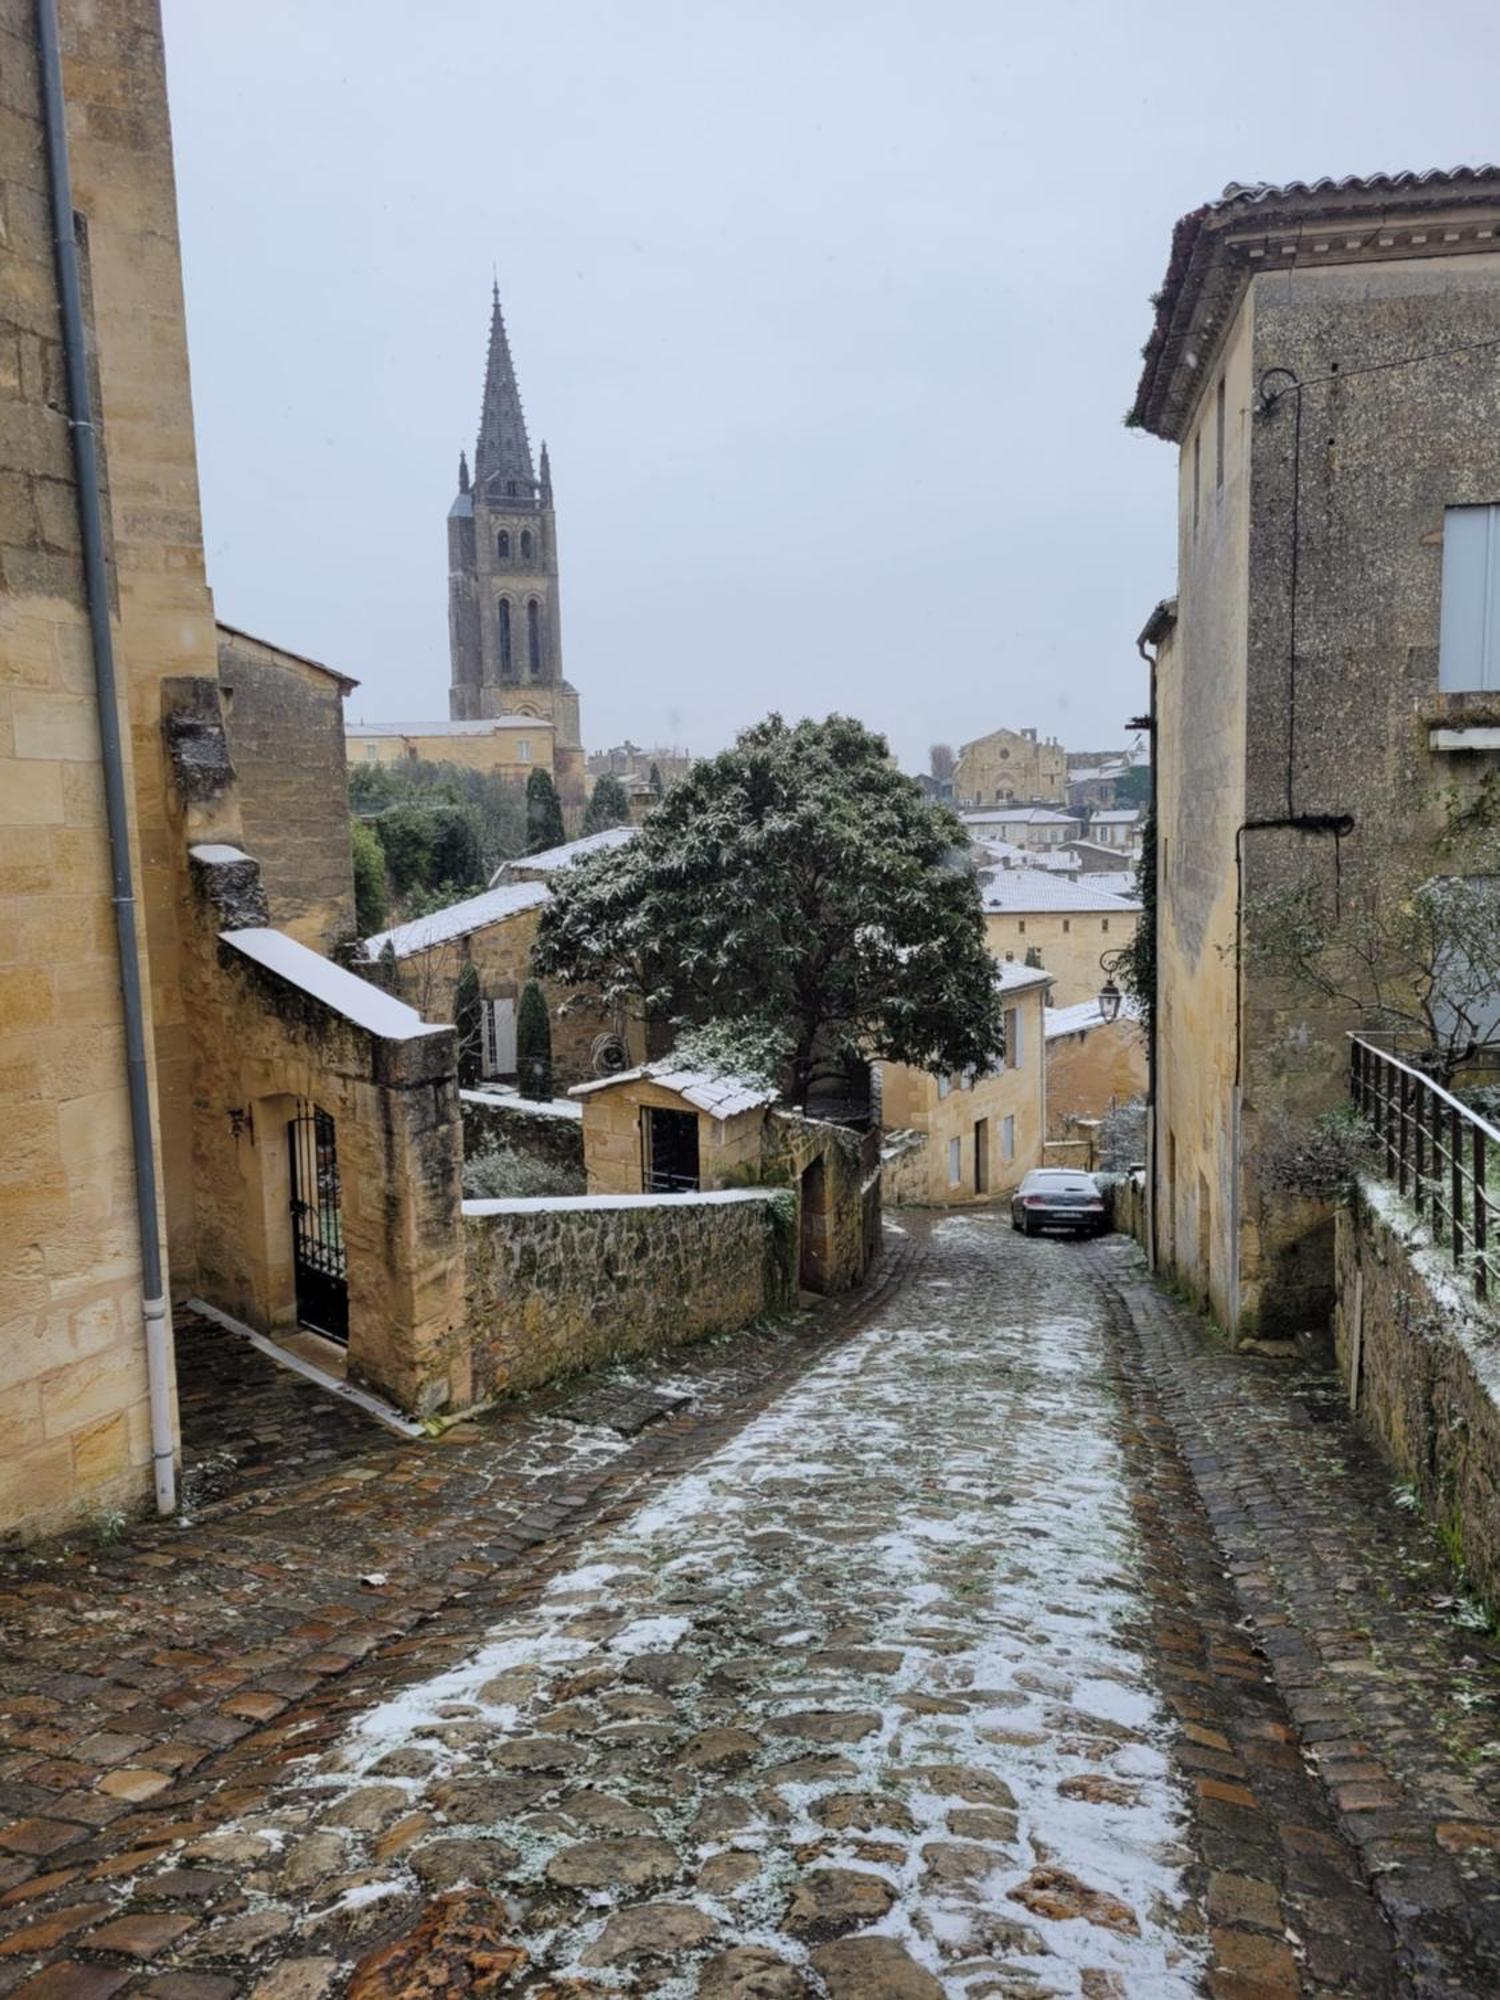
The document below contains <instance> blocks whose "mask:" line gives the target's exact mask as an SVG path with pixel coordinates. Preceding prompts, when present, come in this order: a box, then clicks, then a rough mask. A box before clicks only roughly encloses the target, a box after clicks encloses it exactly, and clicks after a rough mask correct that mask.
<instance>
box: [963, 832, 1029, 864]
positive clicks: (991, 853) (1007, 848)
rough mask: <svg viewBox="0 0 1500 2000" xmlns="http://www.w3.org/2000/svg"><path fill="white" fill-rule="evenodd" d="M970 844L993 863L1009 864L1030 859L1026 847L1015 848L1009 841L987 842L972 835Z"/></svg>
mask: <svg viewBox="0 0 1500 2000" xmlns="http://www.w3.org/2000/svg"><path fill="white" fill-rule="evenodd" d="M969 844H970V846H971V847H977V848H978V849H979V851H980V853H981V854H983V855H986V856H988V858H989V859H990V860H991V861H1000V862H1007V863H1008V862H1012V861H1026V860H1029V859H1030V856H1029V854H1028V852H1027V850H1026V849H1025V848H1024V847H1016V846H1013V845H1012V843H1011V842H1010V841H1008V840H985V839H983V838H981V837H980V836H979V835H977V834H976V835H971V837H970V842H969Z"/></svg>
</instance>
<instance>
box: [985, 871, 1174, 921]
mask: <svg viewBox="0 0 1500 2000" xmlns="http://www.w3.org/2000/svg"><path fill="white" fill-rule="evenodd" d="M1097 880H1098V877H1097V876H1093V875H1082V876H1080V877H1079V878H1078V879H1077V880H1076V881H1075V880H1072V879H1070V878H1064V877H1063V876H1061V875H1053V874H1050V873H1049V872H1048V871H1047V870H1045V869H1042V868H997V869H995V870H994V872H993V873H992V874H987V875H982V876H981V877H980V882H979V890H980V899H981V901H982V902H983V905H984V908H985V910H986V911H987V912H993V913H994V914H996V915H998V916H1004V915H1006V914H1007V913H1009V912H1010V911H1012V910H1014V911H1016V912H1018V913H1021V914H1024V913H1025V912H1027V911H1029V910H1035V911H1037V912H1038V913H1040V912H1042V911H1045V910H1058V911H1061V912H1062V913H1063V914H1064V915H1066V914H1068V913H1069V912H1071V911H1073V910H1094V911H1102V912H1103V913H1104V914H1105V915H1106V916H1108V915H1109V914H1110V913H1111V912H1112V911H1115V910H1122V911H1135V910H1138V909H1139V908H1140V907H1141V906H1140V904H1139V903H1138V902H1136V901H1135V899H1134V898H1133V897H1129V896H1112V895H1111V894H1110V893H1109V891H1108V890H1107V889H1096V888H1095V887H1094V883H1095V882H1096V881H1097Z"/></svg>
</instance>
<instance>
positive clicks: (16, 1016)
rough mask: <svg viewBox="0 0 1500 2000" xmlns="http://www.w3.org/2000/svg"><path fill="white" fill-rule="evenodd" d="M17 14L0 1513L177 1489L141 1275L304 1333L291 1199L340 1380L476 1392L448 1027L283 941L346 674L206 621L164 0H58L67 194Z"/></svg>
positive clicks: (17, 1519)
mask: <svg viewBox="0 0 1500 2000" xmlns="http://www.w3.org/2000/svg"><path fill="white" fill-rule="evenodd" d="M16 23H20V24H21V25H19V26H17V25H15V24H12V28H11V32H10V33H9V34H8V35H7V36H6V44H5V54H4V61H5V66H6V104H7V118H6V121H5V123H4V124H3V126H0V213H3V214H4V217H5V227H4V230H3V232H0V302H3V303H0V360H3V359H4V358H5V357H9V372H8V373H6V372H5V371H4V369H3V368H0V397H3V399H4V400H3V408H4V410H5V412H6V413H7V414H6V416H5V420H4V422H3V423H0V475H3V487H0V493H3V501H4V504H3V507H0V826H3V834H4V837H3V842H0V898H3V906H0V917H3V923H4V936H5V940H6V944H5V951H4V954H3V962H0V1124H3V1129H4V1132H5V1135H6V1138H5V1145H4V1147H3V1148H0V1269H3V1270H4V1273H5V1278H4V1284H3V1288H0V1533H5V1534H18V1535H22V1536H34V1535H39V1534H44V1533H48V1532H51V1531H53V1530H56V1529H58V1528H61V1527H63V1526H65V1525H66V1524H67V1523H68V1522H69V1521H71V1520H74V1519H76V1518H78V1517H79V1516H81V1515H86V1514H89V1513H95V1514H98V1513H103V1512H106V1511H108V1510H112V1509H115V1508H125V1507H130V1506H133V1505H135V1504H137V1503H139V1502H140V1501H142V1500H143V1499H144V1498H145V1497H146V1495H147V1494H148V1493H150V1491H151V1490H152V1486H153V1483H154V1484H155V1488H156V1495H157V1501H158V1505H161V1506H167V1505H170V1502H171V1497H172V1490H173V1479H174V1472H173V1461H174V1452H175V1442H176V1434H177V1433H176V1410H175V1396H174V1384H173V1371H172V1361H171V1326H170V1311H169V1308H168V1305H167V1299H166V1296H165V1294H166V1292H167V1290H168V1288H169V1289H170V1294H171V1297H172V1299H173V1300H181V1299H182V1298H184V1297H186V1296H194V1295H196V1296H198V1297H201V1298H205V1299H206V1300H207V1301H208V1302H209V1303H210V1304H211V1305H216V1306H218V1307H220V1308H221V1309H224V1310H228V1311H230V1312H239V1313H241V1314H242V1315H243V1316H245V1317H247V1318H254V1319H255V1320H256V1321H257V1322H258V1323H259V1324H260V1325H261V1327H262V1330H271V1329H273V1328H275V1327H276V1326H277V1325H278V1324H280V1325H285V1324H287V1323H292V1324H294V1323H295V1320H296V1318H297V1316H298V1293H297V1286H298V1279H299V1276H300V1275H301V1274H302V1273H303V1272H304V1270H305V1269H306V1268H307V1267H306V1266H305V1265H304V1264H303V1263H302V1262H301V1261H299V1256H298V1236H297V1229H296V1225H295V1221H294V1216H293V1212H292V1204H293V1202H294V1201H300V1204H301V1208H302V1210H303V1212H304V1216H305V1217H306V1218H308V1219H310V1220H311V1221H312V1223H313V1226H314V1228H315V1229H316V1228H317V1227H318V1226H319V1225H320V1224H324V1223H327V1222H329V1221H332V1223H333V1224H334V1225H335V1226H334V1228H333V1230H332V1232H331V1235H330V1243H331V1245H332V1246H334V1247H337V1248H338V1249H339V1251H340V1252H341V1253H342V1254H343V1257H344V1260H345V1267H346V1271H347V1280H346V1282H345V1285H344V1292H345V1296H344V1298H343V1301H342V1305H343V1311H344V1316H345V1323H346V1330H347V1336H348V1341H349V1349H348V1363H347V1366H348V1368H349V1371H350V1373H351V1374H354V1375H356V1376H361V1377H363V1379H365V1380H366V1381H368V1382H370V1383H372V1384H374V1385H375V1386H376V1387H378V1388H380V1389H381V1390H382V1391H383V1393H385V1394H387V1395H388V1396H390V1397H392V1398H394V1399H396V1400H399V1401H400V1402H402V1404H403V1405H404V1406H406V1407H408V1408H411V1409H421V1408H423V1407H426V1408H432V1407H435V1406H436V1405H438V1404H441V1403H451V1402H452V1401H453V1400H454V1399H459V1400H462V1399H463V1398H464V1397H465V1396H466V1395H467V1393H468V1384H467V1382H466V1381H465V1379H464V1376H463V1368H462V1361H463V1357H462V1356H459V1355H457V1354H456V1352H455V1348H454V1335H455V1331H456V1328H457V1326H458V1324H459V1315H460V1313H461V1309H462V1301H463V1292H462V1267H461V1229H460V1216H459V1208H458V1201H459V1183H458V1173H459V1158H460V1155H459V1142H458V1136H457V1135H458V1131H459V1127H458V1112H457V1093H456V1088H455V1079H454V1041H453V1035H452V1032H451V1030H449V1029H446V1028H429V1027H427V1026H426V1025H425V1024H423V1023H422V1022H421V1020H420V1019H419V1018H418V1016H416V1015H415V1014H414V1013H413V1012H412V1010H411V1009H409V1008H407V1007H405V1006H403V1005H402V1004H401V1003H400V1002H399V1001H397V1000H394V999H391V998H389V997H388V996H386V995H383V994H380V993H378V992H376V991H375V989H374V988H372V987H370V986H369V985H367V984H366V983H365V982H363V981H361V980H358V979H356V978H354V977H353V975H352V974H350V973H347V972H343V971H341V970H340V969H339V968H338V967H337V966H335V965H333V964H330V963H329V961H328V960H327V959H325V958H323V957H321V956H320V955H319V953H318V952H317V951H315V950H313V949H312V948H311V947H310V945H309V944H308V943H307V942H304V941H303V940H304V938H305V937H308V936H317V935H319V934H323V933H327V932H329V931H331V930H333V929H336V928H337V927H338V926H339V924H340V922H341V921H342V911H343V908H344V906H345V901H346V898H347V896H348V889H347V885H346V881H345V877H344V873H343V871H344V869H345V868H346V867H347V866H348V829H347V819H346V817H345V815H344V808H343V774H342V767H341V764H339V763H338V761H337V759H336V748H337V740H338V730H339V723H338V708H339V702H340V699H341V696H342V691H343V690H342V685H341V682H340V680H339V679H338V678H330V677H329V676H327V675H326V674H325V673H324V672H322V670H320V669H317V668H315V667H313V666H312V665H311V663H308V662H305V661H301V660H299V659H298V658H296V656H292V655H288V654H285V653H283V652H282V651H280V649H277V648H274V647H268V646H266V645H264V643H263V642H259V641H254V640H249V639H247V638H246V637H245V636H244V635H242V634H236V633H221V631H220V630H219V629H218V628H217V627H216V625H215V621H214V612H213V604H212V600H211V597H210V594H209V590H208V586H207V582H206V579H205V575H204V563H203V537H202V525H201V519H200V513H199V504H198V488H197V463H196V448H195V441H194V435H193V423H192V403H191V395H190V388H189V379H188V362H187V344H186V335H185V329H184V320H183V307H182V292H181V280H180V271H179V260H178V247H177V217H176V200H175V190H174V186H173V174H172V156H171V144H170V136H169V127H168V118H167V105H166V89H165V76H164V64H163V52H162V44H161V27H160V20H159V15H158V8H157V4H156V0H87V4H84V0H64V4H63V5H62V8H61V40H62V58H63V63H62V76H61V79H60V81H61V86H62V97H63V120H62V126H61V128H60V130H59V131H58V132H57V133H56V134H54V137H55V138H56V139H58V140H59V141H65V142H66V148H67V152H68V154H69V155H70V174H69V179H70V182H71V186H68V185H65V184H64V183H63V182H62V180H61V178H60V177H59V179H57V180H54V178H53V175H52V172H51V169H50V166H49V161H48V156H47V151H46V147H45V144H44V116H45V103H46V97H45V94H44V91H43V87H42V52H41V45H40V42H39V39H38V37H37V31H36V29H35V27H34V26H33V25H32V22H31V19H30V18H29V17H27V18H26V19H25V20H24V21H23V17H22V16H21V15H20V14H17V16H16ZM49 200H55V201H56V203H57V205H58V209H59V212H60V214H61V215H62V216H63V217H64V218H67V217H68V215H69V204H70V202H71V210H72V212H73V215H74V216H76V218H77V220H76V222H75V224H74V226H73V227H72V228H68V227H67V226H66V222H65V223H64V227H63V228H62V229H61V230H60V231H59V232H58V233H59V237H60V241H61V243H62V245H63V246H64V248H63V250H62V253H61V257H62V259H63V260H64V261H65V262H66V260H69V259H70V258H71V257H72V256H73V255H77V257H78V259H79V263H80V264H81V267H82V268H81V271H80V272H79V285H78V288H77V292H76V294H75V293H74V292H73V290H72V287H71V285H70V286H69V288H68V289H67V291H66V292H65V291H64V289H63V287H62V286H61V284H60V281H59V274H58V263H59V259H58V258H57V257H55V255H54V249H53V243H52V237H51V232H50V230H49V226H48V203H49ZM70 276H71V271H70ZM75 300H76V305H75V303H74V302H75ZM85 399H87V401H88V403H89V405H90V408H89V410H88V411H85V409H84V402H85ZM74 415H76V416H77V417H78V422H77V423H76V425H75V424H73V423H72V422H71V421H70V419H71V418H72V417H73V416H74ZM96 438H97V440H98V444H99V449H100V470H101V473H102V491H101V492H100V494H99V496H98V503H97V505H95V504H94V503H93V501H92V499H91V493H90V482H89V480H88V478H87V477H86V474H87V470H88V467H89V463H90V458H91V454H92V452H93V450H94V448H95V439H96ZM85 530H87V535H88V540H87V543H85V541H84V531H85ZM96 537H97V539H96ZM95 551H97V553H98V555H99V557H100V560H99V561H98V562H96V561H95V560H94V552H95ZM91 608H92V610H93V612H94V614H95V616H94V618H93V619H92V620H91V618H90V610H91ZM111 670H112V672H113V676H114V681H113V693H111V692H110V691H109V690H110V674H111ZM231 711H232V716H231ZM304 733H305V735H306V739H307V740H306V741H305V742H299V741H298V739H299V738H300V737H301V736H302V735H303V734H304ZM236 755H238V758H239V769H238V771H237V770H236V765H235V756H236ZM335 772H336V778H335ZM116 780H118V783H117V784H116ZM265 784H270V785H271V786H272V788H273V790H272V795H271V796H269V797H266V796H260V797H257V798H255V799H253V800H250V801H248V804H247V797H246V794H247V792H248V791H250V790H252V789H258V788H259V787H260V786H262V785H265ZM111 796H112V797H113V799H114V800H115V802H116V805H117V807H118V811H117V813H116V816H115V825H114V828H113V829H112V828H111V825H110V823H109V819H108V818H107V815H106V803H105V802H106V799H107V798H108V797H111ZM335 820H337V822H338V830H337V840H336V843H335V844H334V845H333V847H332V848H331V849H330V850H329V851H328V852H326V853H324V852H320V853H319V854H317V855H310V856H307V857H305V866H301V865H295V866H294V857H293V854H292V849H291V843H292V842H293V841H295V840H297V839H299V838H304V839H306V840H307V841H309V842H311V841H319V842H321V841H322V839H323V833H324V831H325V830H326V829H327V828H328V827H329V826H331V825H332V823H333V822H334V821H335ZM251 826H255V827H258V829H259V833H260V837H261V838H263V839H265V840H266V842H267V867H266V869H265V870H264V871H262V870H261V868H260V867H259V866H258V864H257V862H256V860H255V859H254V858H253V857H252V856H251V855H250V853H249V851H248V845H247V844H248V843H249V841H250V833H249V831H248V828H249V827H251ZM299 830H300V832H299ZM115 834H117V836H118V837H113V836H114V835H115ZM132 918H133V920H134V928H135V935H134V937H133V938H132V937H131V936H130V931H129V926H130V924H131V922H132ZM117 925H118V926H120V928H117ZM299 932H300V933H301V935H300V936H299V935H298V934H297V933H299ZM132 972H138V973H139V976H140V981H141V986H142V988H143V991H142V992H141V993H140V995H139V999H138V1004H137V998H136V996H135V995H134V994H133V993H130V992H127V982H126V977H125V976H126V975H128V974H130V973H132ZM132 1079H138V1080H139V1083H140V1085H141V1086H142V1087H141V1089H140V1091H139V1092H138V1093H137V1094H136V1096H135V1099H134V1105H133V1104H132V1091H131V1088H130V1083H131V1080H132ZM304 1127H305V1128H306V1137H307V1140H308V1144H307V1146H306V1147H305V1148H304V1149H303V1151H302V1153H301V1155H300V1161H301V1165H302V1166H303V1168H304V1169H305V1170H306V1174H307V1181H306V1185H305V1187H304V1188H303V1190H302V1193H301V1195H300V1196H299V1195H298V1193H297V1192H296V1189H297V1182H296V1179H295V1176H296V1173H297V1170H298V1164H299V1153H298V1149H297V1141H298V1137H299V1135H301V1134H302V1132H303V1128H304ZM138 1169H139V1170H138ZM341 1206H342V1210H343V1221H342V1226H341V1227H340V1226H339V1217H338V1211H339V1209H340V1207H341Z"/></svg>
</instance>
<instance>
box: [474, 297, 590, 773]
mask: <svg viewBox="0 0 1500 2000" xmlns="http://www.w3.org/2000/svg"><path fill="white" fill-rule="evenodd" d="M448 636H449V648H450V652H451V656H452V685H451V686H450V688H449V691H448V712H449V715H450V717H451V718H452V720H453V721H455V722H475V721H480V720H484V719H486V718H489V717H493V716H499V715H515V716H530V717H533V718H535V719H536V720H538V721H541V722H547V723H550V724H551V725H552V731H553V753H552V755H553V774H554V777H555V778H556V781H557V787H558V790H559V792H560V793H561V794H562V797H563V799H564V802H565V803H572V804H581V802H582V800H583V796H584V792H585V789H586V783H587V780H586V775H585V769H584V757H583V742H582V735H581V731H580V726H579V715H578V690H577V689H576V688H575V687H573V686H572V685H571V683H570V682H569V681H568V680H567V679H566V678H565V677H564V675H563V665H562V615H561V605H560V600H559V591H558V571H557V516H556V513H555V511H554V508H553V501H552V468H551V465H550V463H549V461H548V457H547V447H546V445H545V444H544V445H543V446H542V449H541V461H540V467H539V468H538V467H537V466H535V465H533V462H532V457H531V443H530V440H529V439H528V437H527V435H526V418H525V414H524V412H523V411H522V408H521V393H520V390H519V389H518V387H517V386H516V371H515V366H514V364H513V362H512V360H511V353H510V340H509V338H508V336H507V334H506V330H505V316H504V314H503V313H502V311H501V309H500V291H499V287H498V286H497V287H496V288H495V292H494V295H493V299H492V302H491V308H490V346H489V357H488V360H487V363H486V366H485V378H484V406H483V409H482V411H481V413H480V419H479V441H478V444H477V445H476V447H475V451H474V472H473V477H472V478H471V477H470V474H469V464H468V459H467V456H466V455H464V454H462V453H461V454H460V456H459V462H458V494H457V496H456V498H455V499H454V502H453V505H452V506H451V507H450V508H449V510H448Z"/></svg>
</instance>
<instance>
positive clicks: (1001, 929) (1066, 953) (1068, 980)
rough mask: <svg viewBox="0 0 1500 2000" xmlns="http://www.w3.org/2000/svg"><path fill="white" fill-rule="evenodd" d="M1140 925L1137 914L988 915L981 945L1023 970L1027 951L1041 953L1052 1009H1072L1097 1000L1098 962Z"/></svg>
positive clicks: (1002, 912)
mask: <svg viewBox="0 0 1500 2000" xmlns="http://www.w3.org/2000/svg"><path fill="white" fill-rule="evenodd" d="M1084 886H1085V887H1086V886H1087V885H1086V884H1085V885H1084ZM1139 922H1140V912H1139V911H1138V910H1109V911H1107V912H1106V911H1098V912H1096V911H1093V910H1073V911H1069V912H1068V913H1067V914H1066V915H1063V914H1061V913H1059V912H1057V911H1052V910H1019V911H1014V912H1012V911H1008V910H986V911H985V914H984V941H985V943H986V944H987V945H988V947H989V952H990V956H991V958H995V959H998V960H999V961H1000V962H1001V963H1002V964H1004V963H1005V962H1006V961H1007V960H1009V961H1011V962H1013V963H1014V964H1016V965H1024V964H1025V963H1026V954H1027V952H1028V951H1031V950H1033V949H1035V950H1036V951H1039V952H1040V953H1041V957H1042V968H1043V970H1044V971H1046V972H1050V973H1051V974H1052V981H1053V985H1052V1005H1053V1006H1054V1007H1076V1006H1079V1005H1081V1003H1082V1002H1083V1001H1085V1000H1097V999H1098V997H1099V988H1100V987H1101V986H1102V985H1103V984H1104V974H1103V972H1102V971H1101V970H1100V966H1099V959H1100V956H1101V955H1102V954H1103V953H1104V952H1107V951H1118V950H1119V948H1120V946H1121V945H1124V944H1129V942H1130V940H1131V939H1132V938H1133V937H1134V936H1135V927H1136V925H1137V924H1138V923H1139Z"/></svg>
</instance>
